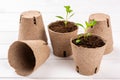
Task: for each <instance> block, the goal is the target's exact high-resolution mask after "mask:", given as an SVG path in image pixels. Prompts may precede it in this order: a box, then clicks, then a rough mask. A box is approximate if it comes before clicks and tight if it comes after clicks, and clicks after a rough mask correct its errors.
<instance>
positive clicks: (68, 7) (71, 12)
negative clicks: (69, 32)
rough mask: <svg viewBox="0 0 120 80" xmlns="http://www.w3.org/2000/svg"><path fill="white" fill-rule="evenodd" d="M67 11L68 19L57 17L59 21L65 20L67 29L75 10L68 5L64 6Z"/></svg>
mask: <svg viewBox="0 0 120 80" xmlns="http://www.w3.org/2000/svg"><path fill="white" fill-rule="evenodd" d="M64 8H65V10H66V17H65V18H64V17H62V16H56V17H57V18H59V19H62V20H64V24H65V27H67V24H68V20H69V19H70V18H71V17H72V16H73V15H74V13H73V10H72V9H71V7H70V6H69V5H68V6H64Z"/></svg>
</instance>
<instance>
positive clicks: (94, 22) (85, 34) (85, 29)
mask: <svg viewBox="0 0 120 80" xmlns="http://www.w3.org/2000/svg"><path fill="white" fill-rule="evenodd" d="M85 24H86V26H83V25H82V24H80V23H76V26H80V27H82V28H83V29H84V35H82V36H84V38H85V39H87V38H88V37H89V36H91V33H87V30H88V29H89V28H90V27H93V26H94V25H96V21H95V20H92V21H90V22H87V21H86V22H85ZM80 37H81V35H79V36H78V39H77V40H76V44H78V43H80V42H81V40H80ZM79 40H80V42H79Z"/></svg>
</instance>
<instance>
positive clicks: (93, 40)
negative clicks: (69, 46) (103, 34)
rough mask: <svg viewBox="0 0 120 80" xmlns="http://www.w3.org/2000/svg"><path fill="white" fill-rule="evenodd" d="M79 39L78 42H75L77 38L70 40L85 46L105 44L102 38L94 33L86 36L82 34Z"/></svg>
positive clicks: (91, 46)
mask: <svg viewBox="0 0 120 80" xmlns="http://www.w3.org/2000/svg"><path fill="white" fill-rule="evenodd" d="M79 39H80V40H81V41H80V43H76V40H77V39H74V40H72V42H73V43H74V44H76V45H77V46H83V47H87V48H96V47H102V46H104V45H105V43H104V42H103V40H102V39H100V38H99V37H97V36H94V35H92V36H88V37H84V36H82V37H80V38H79Z"/></svg>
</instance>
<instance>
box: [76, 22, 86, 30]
mask: <svg viewBox="0 0 120 80" xmlns="http://www.w3.org/2000/svg"><path fill="white" fill-rule="evenodd" d="M75 25H76V26H80V27H82V28H84V29H85V27H84V26H83V25H82V24H80V23H75Z"/></svg>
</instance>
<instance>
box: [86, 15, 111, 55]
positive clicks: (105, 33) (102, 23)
mask: <svg viewBox="0 0 120 80" xmlns="http://www.w3.org/2000/svg"><path fill="white" fill-rule="evenodd" d="M90 20H96V21H97V24H96V25H95V26H94V27H91V28H89V29H88V31H87V32H90V33H94V34H96V35H99V36H101V37H103V38H104V39H105V40H106V41H107V43H106V44H107V45H106V50H105V53H104V54H108V53H110V52H112V50H113V38H112V30H111V22H110V16H109V15H107V14H103V13H96V14H92V15H90V17H89V21H90Z"/></svg>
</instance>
